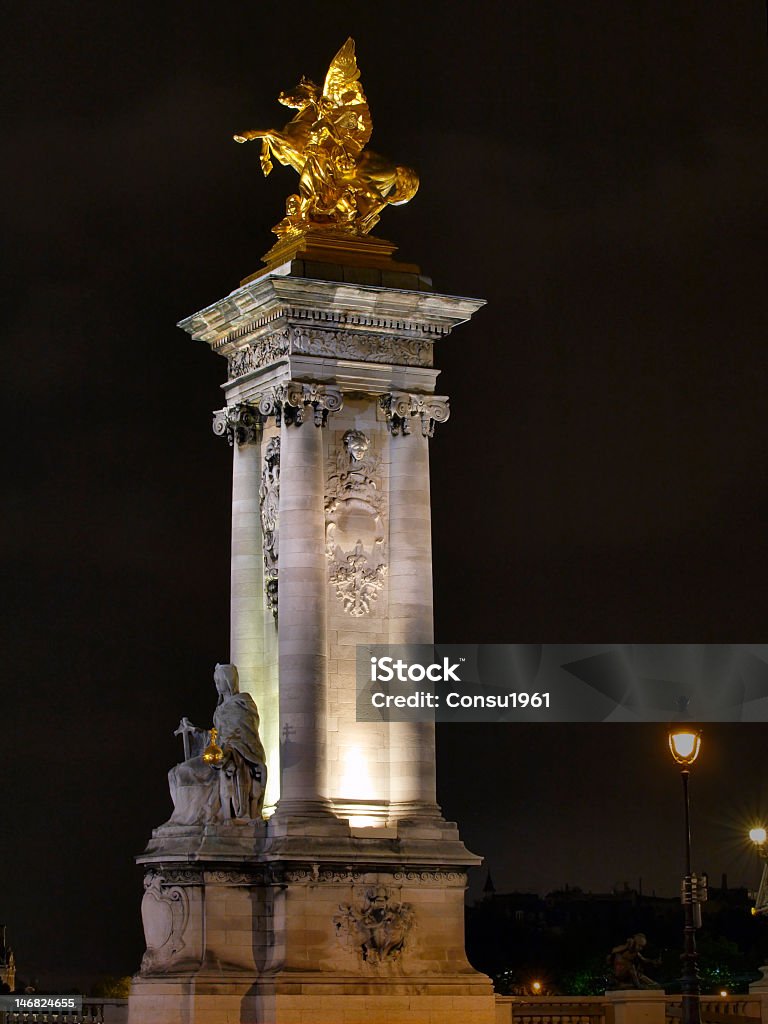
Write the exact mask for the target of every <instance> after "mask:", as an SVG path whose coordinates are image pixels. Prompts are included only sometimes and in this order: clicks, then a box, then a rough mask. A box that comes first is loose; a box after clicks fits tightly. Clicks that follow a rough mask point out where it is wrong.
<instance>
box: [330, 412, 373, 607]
mask: <svg viewBox="0 0 768 1024" xmlns="http://www.w3.org/2000/svg"><path fill="white" fill-rule="evenodd" d="M370 449H371V442H370V439H369V438H368V437H367V435H366V434H364V433H363V432H362V431H361V430H348V431H346V433H345V434H344V436H343V438H342V449H341V451H340V453H339V456H338V458H337V460H336V471H335V472H334V473H333V474H332V475H331V477H330V479H329V481H328V496H327V498H326V502H325V553H326V555H327V557H328V562H329V570H328V579H329V581H330V582H331V583H332V584H333V586H334V588H335V590H336V596H337V597H338V599H339V600H340V601H341V603H342V606H343V608H344V611H345V612H347V613H348V614H349V615H352V616H354V617H356V618H357V617H359V616H361V615H367V614H369V612H370V610H371V605H372V604H373V603H374V602H375V601H376V599H377V597H378V596H379V594H380V593H381V591H382V590H383V588H384V583H385V580H386V576H387V563H386V551H385V536H386V533H385V527H384V511H385V499H384V495H383V494H382V492H381V489H380V487H379V483H380V459H379V458H378V457H377V456H375V455H373V454H372V453H371V450H370Z"/></svg>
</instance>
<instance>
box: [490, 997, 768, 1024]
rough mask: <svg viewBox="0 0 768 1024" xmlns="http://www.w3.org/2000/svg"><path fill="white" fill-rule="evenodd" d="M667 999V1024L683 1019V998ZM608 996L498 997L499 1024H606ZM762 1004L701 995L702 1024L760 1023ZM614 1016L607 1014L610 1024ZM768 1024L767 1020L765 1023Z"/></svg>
mask: <svg viewBox="0 0 768 1024" xmlns="http://www.w3.org/2000/svg"><path fill="white" fill-rule="evenodd" d="M648 995H649V996H651V997H655V998H659V999H660V998H664V1004H665V1005H664V1015H665V1018H666V1021H665V1024H678V1022H679V1021H680V1020H681V1016H682V1011H681V1001H680V996H666V997H664V996H663V993H661V992H656V991H654V990H649V992H648ZM606 1006H607V1000H606V998H605V996H496V1021H497V1024H606ZM760 1012H761V1002H760V999H759V998H756V997H755V996H746V995H744V996H702V997H701V1024H726V1021H732V1022H733V1024H761V1016H760ZM612 1020H613V1015H612V1014H608V1021H607V1024H611V1021H612ZM766 1024H768V1021H766Z"/></svg>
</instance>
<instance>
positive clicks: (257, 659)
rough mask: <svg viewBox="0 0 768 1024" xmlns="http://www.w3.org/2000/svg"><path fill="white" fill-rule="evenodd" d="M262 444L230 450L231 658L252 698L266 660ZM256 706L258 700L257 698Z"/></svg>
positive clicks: (241, 686)
mask: <svg viewBox="0 0 768 1024" xmlns="http://www.w3.org/2000/svg"><path fill="white" fill-rule="evenodd" d="M260 480H261V446H260V445H259V443H258V439H257V438H254V439H253V440H252V441H248V440H246V441H245V442H244V443H243V444H237V443H236V444H235V445H234V446H233V460H232V562H231V576H230V579H231V606H230V607H231V614H230V641H229V649H230V660H231V661H232V663H233V664H235V665H237V668H238V672H239V674H240V688H241V689H242V690H246V691H247V692H248V693H251V694H253V696H254V699H256V691H257V688H258V678H259V675H260V670H261V662H262V658H263V656H264V614H263V605H264V600H263V592H264V556H263V552H262V539H261V519H260V515H259V482H260ZM257 703H258V700H257Z"/></svg>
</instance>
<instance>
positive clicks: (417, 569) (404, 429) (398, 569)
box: [382, 394, 448, 819]
mask: <svg viewBox="0 0 768 1024" xmlns="http://www.w3.org/2000/svg"><path fill="white" fill-rule="evenodd" d="M382 405H383V407H384V409H385V412H386V415H387V419H388V422H389V427H390V433H391V435H392V436H391V438H390V492H389V494H390V504H389V508H390V512H389V638H390V643H393V644H431V643H433V642H434V620H433V603H432V521H431V509H430V493H429V438H430V436H431V435H432V433H433V431H434V424H435V422H436V421H439V422H444V421H445V420H446V419H447V418H448V402H447V399H445V398H435V397H434V396H429V397H428V398H424V397H421V396H416V395H408V394H392V395H389V396H387V397H386V398H385V399H384V401H383V402H382ZM390 804H391V811H390V813H391V815H392V817H393V818H399V819H409V818H423V817H428V818H434V817H437V816H438V815H439V808H438V806H437V803H436V790H435V727H434V724H433V723H430V722H412V723H411V722H392V723H391V724H390Z"/></svg>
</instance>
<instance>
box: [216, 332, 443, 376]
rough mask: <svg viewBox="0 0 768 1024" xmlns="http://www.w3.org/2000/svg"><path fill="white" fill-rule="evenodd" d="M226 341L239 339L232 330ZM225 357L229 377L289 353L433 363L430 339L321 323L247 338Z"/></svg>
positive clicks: (374, 361)
mask: <svg viewBox="0 0 768 1024" xmlns="http://www.w3.org/2000/svg"><path fill="white" fill-rule="evenodd" d="M235 333H236V334H238V335H239V337H235V335H233V336H231V337H230V338H227V339H226V340H225V342H224V343H225V344H226V343H229V344H231V343H232V342H238V341H239V339H240V337H242V335H243V333H245V334H247V333H249V332H248V331H246V332H242V331H241V332H235ZM240 344H241V346H242V347H240V348H238V349H237V350H236V351H234V352H232V353H231V354H230V355H229V356H228V358H227V363H228V377H229V380H236V379H237V378H238V377H242V376H244V375H245V374H248V373H253V372H254V371H256V370H261V369H263V368H264V367H266V366H269V365H270V364H272V363H275V362H277V361H278V360H279V359H281V358H282V357H283V356H286V355H288V354H290V353H294V352H295V353H297V354H301V355H312V356H332V357H336V358H340V359H359V360H360V361H361V362H366V363H392V364H394V365H396V366H432V362H433V360H432V346H433V342H432V340H425V339H421V338H404V337H398V336H396V335H392V334H378V333H372V332H367V331H359V330H358V331H349V330H343V329H342V330H333V329H328V328H322V327H297V326H293V325H291V326H289V327H284V328H282V329H280V330H277V331H273V332H272V333H269V334H266V335H264V336H262V337H260V338H256V339H254V340H252V341H251V340H248V341H246V343H245V344H243V343H242V342H240Z"/></svg>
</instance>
